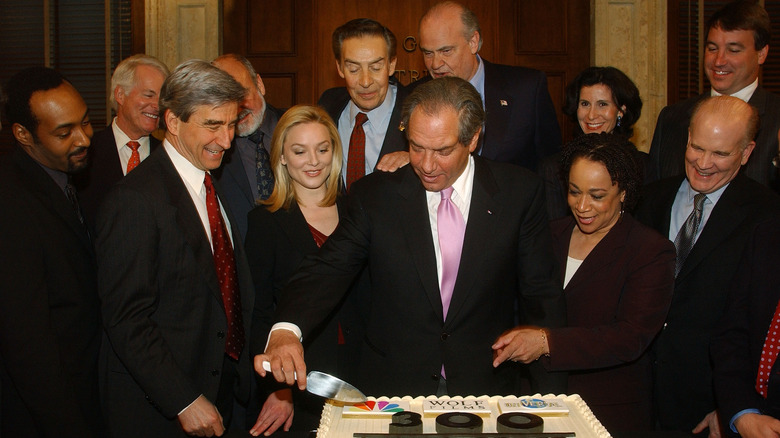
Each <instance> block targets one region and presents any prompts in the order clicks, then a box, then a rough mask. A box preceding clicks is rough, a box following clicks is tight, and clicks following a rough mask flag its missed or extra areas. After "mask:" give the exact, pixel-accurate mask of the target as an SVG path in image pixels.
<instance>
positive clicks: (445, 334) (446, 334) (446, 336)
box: [441, 333, 450, 341]
mask: <svg viewBox="0 0 780 438" xmlns="http://www.w3.org/2000/svg"><path fill="white" fill-rule="evenodd" d="M449 337H450V334H449V333H442V334H441V340H442V341H446V340H447V338H449Z"/></svg>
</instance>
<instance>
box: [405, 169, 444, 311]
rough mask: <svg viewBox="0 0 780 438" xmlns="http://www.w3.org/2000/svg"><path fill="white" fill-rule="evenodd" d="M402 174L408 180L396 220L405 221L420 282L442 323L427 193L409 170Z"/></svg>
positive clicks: (408, 243) (406, 237) (408, 244)
mask: <svg viewBox="0 0 780 438" xmlns="http://www.w3.org/2000/svg"><path fill="white" fill-rule="evenodd" d="M399 172H404V176H403V179H402V181H401V184H400V187H399V189H398V191H399V195H400V199H401V202H400V205H398V210H399V212H398V214H397V215H395V217H398V218H404V219H403V220H401V221H399V222H400V224H401V229H402V230H403V234H404V238H405V239H406V244H407V246H408V248H409V252H410V253H411V255H412V260H413V261H414V265H415V267H416V268H417V273H418V275H419V276H420V282H421V283H422V285H423V288H424V289H425V294H426V295H427V296H428V300H429V301H430V303H431V307H432V308H433V311H434V312H436V314H437V315H438V316H439V319H440V320H443V319H444V313H443V312H442V308H441V295H440V294H439V277H438V272H437V270H436V251H435V250H434V248H433V240H432V239H433V236H432V235H431V222H430V220H429V219H428V202H427V199H426V195H425V189H424V188H423V186H422V183H420V180H419V178H418V177H417V175H416V174H415V173H414V171H413V170H411V169H410V168H409V166H405V167H403V168H401V169H400V170H399Z"/></svg>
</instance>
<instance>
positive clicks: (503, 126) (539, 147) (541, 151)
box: [410, 58, 561, 171]
mask: <svg viewBox="0 0 780 438" xmlns="http://www.w3.org/2000/svg"><path fill="white" fill-rule="evenodd" d="M482 62H483V63H484V65H485V96H484V98H485V127H484V131H483V133H482V136H481V138H480V147H481V149H480V150H479V152H478V155H480V156H482V157H484V158H488V159H490V160H493V161H500V162H503V163H512V164H517V165H518V166H522V167H525V168H526V169H530V170H533V171H536V169H537V167H538V166H539V163H540V162H541V161H542V159H543V158H544V157H547V156H549V155H552V154H554V153H556V152H558V151H559V150H560V149H561V129H560V127H559V126H558V118H557V117H556V115H555V107H554V106H553V103H552V98H550V92H549V90H548V89H547V76H545V74H544V72H541V71H539V70H535V69H532V68H526V67H516V66H511V65H503V64H493V63H492V62H488V61H486V60H485V59H484V58H482ZM429 80H432V78H431V76H426V77H425V78H424V79H422V80H419V81H416V82H413V83H412V85H410V92H411V91H412V90H414V88H416V87H417V86H419V85H421V84H423V83H425V82H428V81H429Z"/></svg>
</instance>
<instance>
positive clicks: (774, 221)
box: [711, 216, 780, 438]
mask: <svg viewBox="0 0 780 438" xmlns="http://www.w3.org/2000/svg"><path fill="white" fill-rule="evenodd" d="M778 266H780V217H777V216H775V217H773V218H771V219H769V220H767V221H766V222H763V223H761V224H759V225H758V226H757V227H756V229H755V231H754V233H753V236H752V238H751V240H750V243H749V244H748V247H747V250H746V251H745V253H744V255H743V257H742V261H741V262H740V264H739V268H738V269H737V273H736V275H735V276H734V281H733V282H732V283H731V288H730V289H731V290H730V292H729V296H728V302H727V308H728V311H727V312H726V313H725V314H724V316H723V319H722V320H721V322H720V324H719V328H718V331H717V332H716V333H715V334H714V335H713V337H712V346H711V353H712V362H713V382H714V387H715V396H716V399H717V400H718V410H719V412H720V416H721V421H723V426H724V429H725V430H728V431H730V432H734V433H737V432H738V433H739V434H740V435H741V436H743V437H745V438H752V437H764V436H778V435H780V364H779V363H778V361H777V349H776V348H775V349H774V350H773V351H774V355H773V356H772V355H770V351H772V349H770V343H774V345H775V346H776V345H777V341H778V339H779V338H778V336H776V330H777V329H776V326H777V324H778V319H777V318H780V316H778V315H780V314H778V313H777V312H778V302H779V300H780V287H778V284H777V275H776V273H777V267H778ZM772 326H775V328H774V329H771V327H772ZM772 359H774V363H773V364H772V365H770V363H768V361H770V360H772ZM761 367H763V370H762V371H763V372H764V373H765V374H764V375H763V376H760V375H759V371H760V370H761ZM759 376H760V377H762V378H761V379H760V381H761V385H759V379H757V377H759Z"/></svg>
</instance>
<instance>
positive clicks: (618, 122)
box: [617, 114, 623, 126]
mask: <svg viewBox="0 0 780 438" xmlns="http://www.w3.org/2000/svg"><path fill="white" fill-rule="evenodd" d="M622 118H623V116H621V115H620V114H618V119H617V125H618V126H620V119H622Z"/></svg>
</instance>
